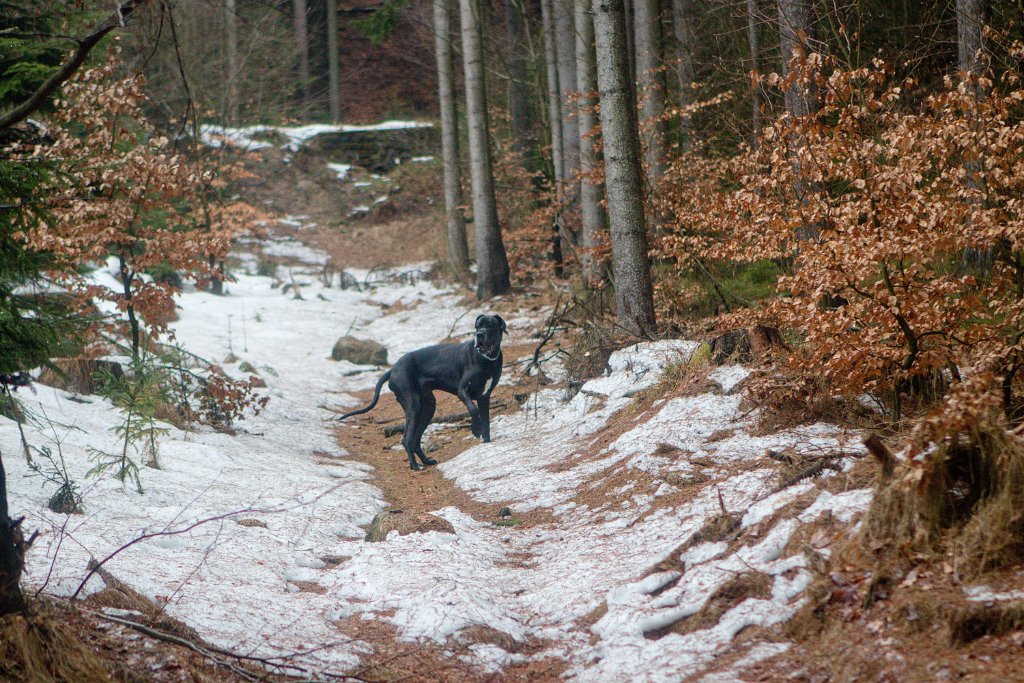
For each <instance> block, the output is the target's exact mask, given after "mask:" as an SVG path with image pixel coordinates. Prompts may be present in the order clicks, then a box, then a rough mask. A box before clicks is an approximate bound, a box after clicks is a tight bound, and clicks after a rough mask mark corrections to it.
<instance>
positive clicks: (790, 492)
mask: <svg viewBox="0 0 1024 683" xmlns="http://www.w3.org/2000/svg"><path fill="white" fill-rule="evenodd" d="M813 489H814V484H812V483H810V482H804V483H802V484H795V485H793V486H789V487H787V488H784V489H782V490H781V491H778V492H776V493H773V494H772V495H770V496H768V497H767V498H764V499H762V500H759V501H757V502H756V503H754V504H753V505H751V506H750V507H749V508H747V511H746V513H745V514H744V515H743V519H742V521H741V522H740V527H741V528H743V529H746V528H747V527H751V526H754V525H755V524H758V523H759V522H761V520H764V519H767V518H768V517H771V516H772V515H773V514H775V511H776V510H779V509H781V508H783V507H785V506H786V505H788V504H789V503H791V502H792V501H794V500H796V499H797V498H799V497H800V496H802V495H804V494H805V493H807V492H808V491H812V490H813Z"/></svg>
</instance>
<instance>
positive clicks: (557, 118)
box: [540, 0, 565, 184]
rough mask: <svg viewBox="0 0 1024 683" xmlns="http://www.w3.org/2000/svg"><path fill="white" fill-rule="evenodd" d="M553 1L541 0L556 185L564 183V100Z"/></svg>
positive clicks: (552, 156)
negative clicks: (559, 76)
mask: <svg viewBox="0 0 1024 683" xmlns="http://www.w3.org/2000/svg"><path fill="white" fill-rule="evenodd" d="M552 2H553V0H540V14H541V25H542V29H543V32H544V65H545V67H546V74H547V86H548V88H547V90H548V126H549V127H550V129H551V166H552V171H553V173H554V178H555V183H556V184H560V183H561V182H562V179H563V176H562V169H563V168H564V167H565V164H564V162H563V160H562V149H563V147H562V98H561V96H560V95H559V92H560V91H559V88H558V45H557V44H556V42H555V18H554V12H555V11H554V8H553V7H552Z"/></svg>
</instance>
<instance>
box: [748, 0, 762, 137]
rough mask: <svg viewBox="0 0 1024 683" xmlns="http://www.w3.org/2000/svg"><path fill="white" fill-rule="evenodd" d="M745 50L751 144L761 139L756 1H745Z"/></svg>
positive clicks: (759, 67)
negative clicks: (747, 50)
mask: <svg viewBox="0 0 1024 683" xmlns="http://www.w3.org/2000/svg"><path fill="white" fill-rule="evenodd" d="M747 48H748V49H749V50H750V71H751V73H752V74H753V76H752V77H751V79H750V123H751V129H752V130H753V134H754V135H753V137H754V140H753V144H754V145H757V141H758V139H759V138H760V137H761V84H760V83H758V82H757V80H756V78H757V77H758V76H760V75H761V66H760V65H761V62H760V58H759V56H758V50H759V49H760V40H759V36H758V33H757V0H747Z"/></svg>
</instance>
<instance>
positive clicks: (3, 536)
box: [0, 459, 25, 615]
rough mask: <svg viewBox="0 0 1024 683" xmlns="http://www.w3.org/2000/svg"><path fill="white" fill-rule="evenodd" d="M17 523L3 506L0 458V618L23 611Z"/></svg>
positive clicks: (4, 481)
mask: <svg viewBox="0 0 1024 683" xmlns="http://www.w3.org/2000/svg"><path fill="white" fill-rule="evenodd" d="M22 552H23V543H22V540H21V529H20V522H19V521H18V520H13V519H11V516H10V509H9V508H8V505H7V473H6V471H5V470H4V464H3V461H2V459H0V615H5V614H11V613H13V612H21V611H24V609H25V596H24V595H22V592H21V583H20V582H21V572H22V569H23V568H24V566H25V563H24V558H23V557H22Z"/></svg>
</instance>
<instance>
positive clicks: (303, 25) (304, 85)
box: [292, 0, 310, 105]
mask: <svg viewBox="0 0 1024 683" xmlns="http://www.w3.org/2000/svg"><path fill="white" fill-rule="evenodd" d="M308 14H309V8H308V7H307V6H306V0H292V35H293V37H294V40H295V58H296V63H297V65H298V68H299V87H300V88H301V92H302V104H304V105H305V104H308V103H309V95H310V92H309V89H310V77H309V22H308V16H307V15H308Z"/></svg>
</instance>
